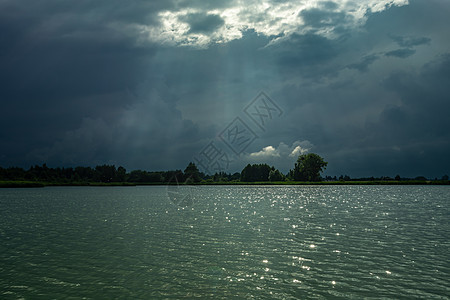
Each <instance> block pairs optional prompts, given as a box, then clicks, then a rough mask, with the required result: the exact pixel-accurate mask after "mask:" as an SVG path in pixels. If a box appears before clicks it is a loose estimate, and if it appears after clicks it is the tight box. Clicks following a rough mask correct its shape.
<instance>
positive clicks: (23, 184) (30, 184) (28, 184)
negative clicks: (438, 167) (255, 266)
mask: <svg viewBox="0 0 450 300" xmlns="http://www.w3.org/2000/svg"><path fill="white" fill-rule="evenodd" d="M164 185H180V186H183V185H195V186H214V185H234V186H239V185H240V186H252V185H267V186H288V185H291V186H292V185H299V186H300V185H304V186H306V185H450V181H449V180H401V181H397V180H391V181H386V180H374V181H358V180H354V181H320V182H315V181H273V182H270V181H269V182H268V181H260V182H258V181H255V182H242V181H217V182H206V181H202V182H197V183H194V182H191V183H186V182H180V183H176V182H166V183H164V182H146V183H145V182H141V183H133V182H41V181H0V188H42V187H58V186H59V187H61V186H72V187H77V186H92V187H124V186H125V187H136V186H164Z"/></svg>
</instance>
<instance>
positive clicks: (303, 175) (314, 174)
mask: <svg viewBox="0 0 450 300" xmlns="http://www.w3.org/2000/svg"><path fill="white" fill-rule="evenodd" d="M327 165H328V163H327V162H326V161H324V160H323V158H322V157H320V156H319V155H317V154H315V153H308V154H302V155H300V156H299V157H298V159H297V162H296V163H295V166H294V170H293V172H292V175H293V179H294V180H297V181H321V180H322V178H321V177H320V172H322V171H323V170H324V169H326V167H327Z"/></svg>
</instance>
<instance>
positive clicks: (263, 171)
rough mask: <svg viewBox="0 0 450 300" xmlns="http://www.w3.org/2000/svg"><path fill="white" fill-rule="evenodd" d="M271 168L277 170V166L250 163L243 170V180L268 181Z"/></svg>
mask: <svg viewBox="0 0 450 300" xmlns="http://www.w3.org/2000/svg"><path fill="white" fill-rule="evenodd" d="M271 170H275V168H274V167H270V166H269V165H267V164H254V165H250V164H248V165H247V166H246V167H245V168H244V169H243V170H242V172H241V181H244V182H252V181H268V180H269V173H270V171H271Z"/></svg>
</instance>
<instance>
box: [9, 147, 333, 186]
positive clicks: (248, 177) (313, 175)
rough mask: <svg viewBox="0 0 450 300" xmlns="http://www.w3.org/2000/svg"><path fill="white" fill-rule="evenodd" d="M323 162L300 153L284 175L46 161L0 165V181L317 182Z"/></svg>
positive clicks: (262, 167) (252, 168)
mask: <svg viewBox="0 0 450 300" xmlns="http://www.w3.org/2000/svg"><path fill="white" fill-rule="evenodd" d="M326 165H327V163H326V162H324V161H323V159H322V158H321V157H320V156H319V155H317V154H307V155H301V156H300V157H299V159H298V161H297V163H296V164H295V166H294V169H293V170H291V171H290V172H289V173H288V174H286V175H284V174H282V173H281V172H280V171H279V170H277V169H275V167H273V166H269V165H267V164H253V165H250V164H249V165H247V166H246V167H245V168H244V169H243V170H242V171H241V172H236V173H233V174H231V173H226V172H218V173H215V174H214V175H207V174H204V173H202V172H200V171H199V169H198V168H197V166H196V165H195V164H194V163H192V162H190V163H189V164H188V165H187V167H186V169H185V170H184V171H182V170H172V171H158V172H149V171H143V170H134V171H131V172H127V170H126V169H125V168H124V167H122V166H119V167H116V166H115V165H99V166H96V167H94V168H92V167H75V168H72V167H70V168H50V167H48V166H47V165H46V164H43V165H42V166H39V165H35V166H33V167H31V168H30V169H28V170H25V169H22V168H18V167H10V168H2V167H0V181H39V182H54V183H74V182H75V183H77V182H78V183H94V182H101V183H112V182H129V183H170V182H174V183H175V182H178V183H199V182H202V181H206V182H227V181H234V182H238V181H242V182H259V181H261V182H263V181H285V180H287V179H290V180H305V181H319V180H321V179H322V178H321V177H320V174H319V173H320V172H321V171H322V170H323V168H325V167H326Z"/></svg>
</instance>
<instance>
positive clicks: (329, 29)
mask: <svg viewBox="0 0 450 300" xmlns="http://www.w3.org/2000/svg"><path fill="white" fill-rule="evenodd" d="M407 4H408V0H382V1H380V0H359V1H348V0H341V1H319V0H308V1H275V0H272V1H270V0H265V1H259V0H246V1H243V0H237V1H232V2H231V3H230V4H229V5H228V6H226V7H221V8H220V9H216V8H201V7H181V8H176V9H173V10H165V11H161V12H159V14H158V17H159V24H157V25H144V24H140V25H136V26H137V29H138V30H139V31H140V32H141V33H142V35H143V39H144V41H145V40H148V41H151V42H157V43H159V44H164V45H170V46H193V47H196V48H207V47H208V46H209V45H211V44H213V43H226V42H229V41H232V40H235V39H240V38H241V37H242V34H243V32H245V31H247V30H253V31H255V32H256V33H258V34H261V35H265V36H268V37H273V41H276V40H278V39H282V38H286V37H289V36H290V35H292V34H293V33H298V34H305V33H308V32H314V33H315V34H319V35H323V36H326V37H328V38H334V37H337V36H338V34H337V33H336V31H335V29H336V27H339V28H340V29H345V28H347V29H348V28H358V27H360V26H361V25H363V24H364V23H365V21H366V19H367V14H368V13H376V12H381V11H383V10H385V9H387V8H389V7H391V6H403V5H407ZM310 12H313V13H315V14H316V15H315V16H314V18H315V20H317V18H316V17H317V16H320V18H319V20H317V21H315V22H314V23H313V24H310V23H309V22H308V19H307V17H308V13H310Z"/></svg>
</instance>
